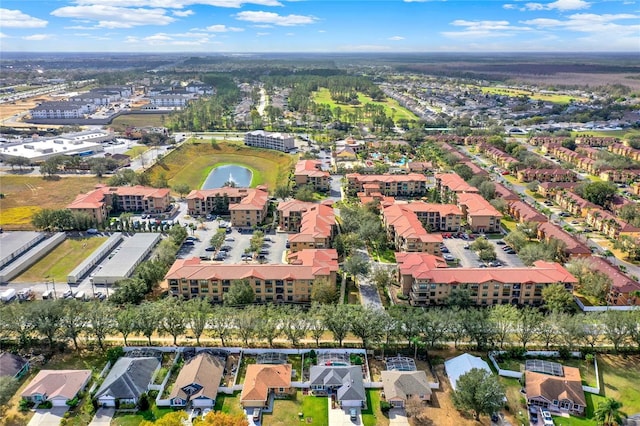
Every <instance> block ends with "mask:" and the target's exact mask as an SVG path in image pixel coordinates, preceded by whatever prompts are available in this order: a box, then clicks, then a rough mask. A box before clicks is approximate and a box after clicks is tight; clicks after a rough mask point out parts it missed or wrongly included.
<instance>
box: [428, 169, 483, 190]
mask: <svg viewBox="0 0 640 426" xmlns="http://www.w3.org/2000/svg"><path fill="white" fill-rule="evenodd" d="M436 181H439V182H440V184H441V185H442V186H446V187H447V188H448V189H449V190H450V191H453V192H478V188H476V187H475V186H471V185H469V184H468V183H467V182H465V181H464V179H462V178H461V177H460V176H459V175H457V174H456V173H437V174H436Z"/></svg>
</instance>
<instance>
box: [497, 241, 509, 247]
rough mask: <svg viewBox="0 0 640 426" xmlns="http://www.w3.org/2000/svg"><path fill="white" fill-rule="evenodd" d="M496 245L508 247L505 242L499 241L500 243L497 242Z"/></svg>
mask: <svg viewBox="0 0 640 426" xmlns="http://www.w3.org/2000/svg"><path fill="white" fill-rule="evenodd" d="M496 244H497V245H499V246H504V245H506V244H507V243H505V242H504V241H502V240H498V241H496Z"/></svg>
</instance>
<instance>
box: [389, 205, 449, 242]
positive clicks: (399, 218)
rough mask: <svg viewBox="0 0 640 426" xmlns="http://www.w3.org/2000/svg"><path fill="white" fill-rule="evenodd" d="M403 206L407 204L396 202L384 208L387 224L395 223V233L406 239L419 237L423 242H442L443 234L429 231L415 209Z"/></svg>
mask: <svg viewBox="0 0 640 426" xmlns="http://www.w3.org/2000/svg"><path fill="white" fill-rule="evenodd" d="M403 206H406V205H402V204H394V205H392V206H389V207H385V208H384V209H383V210H382V215H383V216H384V222H385V223H386V224H387V226H390V225H393V229H394V231H395V233H396V234H398V235H400V236H401V237H403V238H405V239H418V240H420V241H422V242H423V243H441V242H442V235H440V234H430V233H428V232H427V230H426V229H424V226H423V225H422V222H420V220H419V219H418V216H416V214H415V213H414V212H413V211H411V210H407V209H404V208H403Z"/></svg>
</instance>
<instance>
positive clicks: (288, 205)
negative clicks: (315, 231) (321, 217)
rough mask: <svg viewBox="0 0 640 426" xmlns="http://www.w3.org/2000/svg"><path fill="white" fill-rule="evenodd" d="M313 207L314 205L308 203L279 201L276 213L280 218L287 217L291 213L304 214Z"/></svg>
mask: <svg viewBox="0 0 640 426" xmlns="http://www.w3.org/2000/svg"><path fill="white" fill-rule="evenodd" d="M315 205H316V203H312V202H309V201H299V200H289V201H281V202H280V203H278V213H279V214H280V216H282V217H289V216H290V215H291V213H293V212H305V211H307V210H309V209H310V208H311V207H313V206H315Z"/></svg>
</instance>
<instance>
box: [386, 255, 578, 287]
mask: <svg viewBox="0 0 640 426" xmlns="http://www.w3.org/2000/svg"><path fill="white" fill-rule="evenodd" d="M416 255H418V256H416ZM396 261H397V262H398V268H399V269H400V273H401V274H403V275H411V276H413V277H414V278H416V279H421V280H428V281H429V282H432V283H442V284H459V283H460V284H462V283H475V284H482V283H485V282H490V281H496V282H500V283H532V284H548V283H557V282H558V283H571V284H574V283H577V282H578V280H576V279H575V277H574V276H573V275H571V274H570V273H569V272H568V271H567V270H566V269H564V267H562V265H560V264H557V263H552V262H545V261H542V260H539V261H537V262H535V263H534V264H533V265H534V266H532V267H521V268H517V267H513V268H511V267H509V268H505V267H502V268H447V267H445V265H446V263H445V262H444V260H443V259H442V258H440V257H436V256H432V255H429V254H425V253H406V254H404V253H396Z"/></svg>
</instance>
